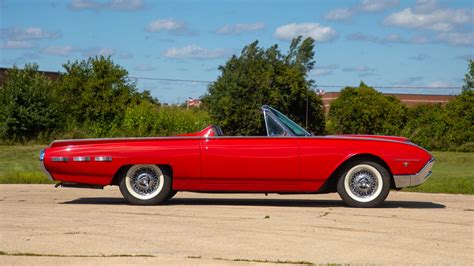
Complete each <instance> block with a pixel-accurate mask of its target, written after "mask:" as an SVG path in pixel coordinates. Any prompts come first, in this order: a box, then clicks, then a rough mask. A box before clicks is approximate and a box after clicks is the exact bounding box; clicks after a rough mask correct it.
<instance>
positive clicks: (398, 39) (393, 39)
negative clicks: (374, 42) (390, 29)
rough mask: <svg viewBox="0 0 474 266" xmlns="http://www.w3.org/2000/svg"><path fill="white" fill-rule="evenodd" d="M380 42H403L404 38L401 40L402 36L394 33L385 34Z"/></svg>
mask: <svg viewBox="0 0 474 266" xmlns="http://www.w3.org/2000/svg"><path fill="white" fill-rule="evenodd" d="M382 42H388V43H394V42H405V40H403V38H402V36H400V35H399V34H396V33H394V34H390V35H387V36H385V37H384V38H383V40H382Z"/></svg>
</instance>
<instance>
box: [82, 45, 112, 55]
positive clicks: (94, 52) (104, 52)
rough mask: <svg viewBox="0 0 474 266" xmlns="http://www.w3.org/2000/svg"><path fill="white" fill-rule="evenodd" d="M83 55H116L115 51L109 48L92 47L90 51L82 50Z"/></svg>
mask: <svg viewBox="0 0 474 266" xmlns="http://www.w3.org/2000/svg"><path fill="white" fill-rule="evenodd" d="M81 54H82V56H84V57H93V56H112V55H114V54H115V49H113V48H107V47H92V48H88V49H82V50H81Z"/></svg>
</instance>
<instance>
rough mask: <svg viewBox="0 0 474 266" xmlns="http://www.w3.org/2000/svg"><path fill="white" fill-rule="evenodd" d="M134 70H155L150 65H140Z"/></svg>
mask: <svg viewBox="0 0 474 266" xmlns="http://www.w3.org/2000/svg"><path fill="white" fill-rule="evenodd" d="M135 70H137V71H143V72H145V71H153V70H156V67H154V66H152V65H149V64H140V65H138V66H136V67H135Z"/></svg>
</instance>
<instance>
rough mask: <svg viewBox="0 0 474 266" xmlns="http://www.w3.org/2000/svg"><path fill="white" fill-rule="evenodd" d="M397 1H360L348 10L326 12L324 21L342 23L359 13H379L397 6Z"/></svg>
mask: <svg viewBox="0 0 474 266" xmlns="http://www.w3.org/2000/svg"><path fill="white" fill-rule="evenodd" d="M398 4H399V0H362V1H360V2H359V3H358V4H356V5H353V6H351V7H349V8H338V9H333V10H330V11H329V12H327V13H326V14H325V15H324V19H326V20H332V21H344V20H349V19H351V18H352V17H353V16H354V15H356V14H357V13H360V12H381V11H384V10H386V9H389V8H392V7H395V6H398Z"/></svg>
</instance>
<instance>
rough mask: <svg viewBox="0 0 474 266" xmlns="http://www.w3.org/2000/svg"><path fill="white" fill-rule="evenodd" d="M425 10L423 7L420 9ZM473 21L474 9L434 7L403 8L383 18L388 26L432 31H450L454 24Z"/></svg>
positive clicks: (458, 24)
mask: <svg viewBox="0 0 474 266" xmlns="http://www.w3.org/2000/svg"><path fill="white" fill-rule="evenodd" d="M422 10H425V9H422ZM470 23H474V9H464V8H459V9H449V8H447V9H434V10H430V11H429V12H425V11H419V10H417V9H416V8H415V9H414V8H410V7H409V8H405V9H403V10H402V11H400V12H396V13H393V14H391V15H389V16H388V17H386V18H385V20H384V24H385V25H389V26H395V27H401V28H413V29H429V30H434V31H452V30H453V29H455V28H456V26H460V25H467V24H470Z"/></svg>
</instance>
